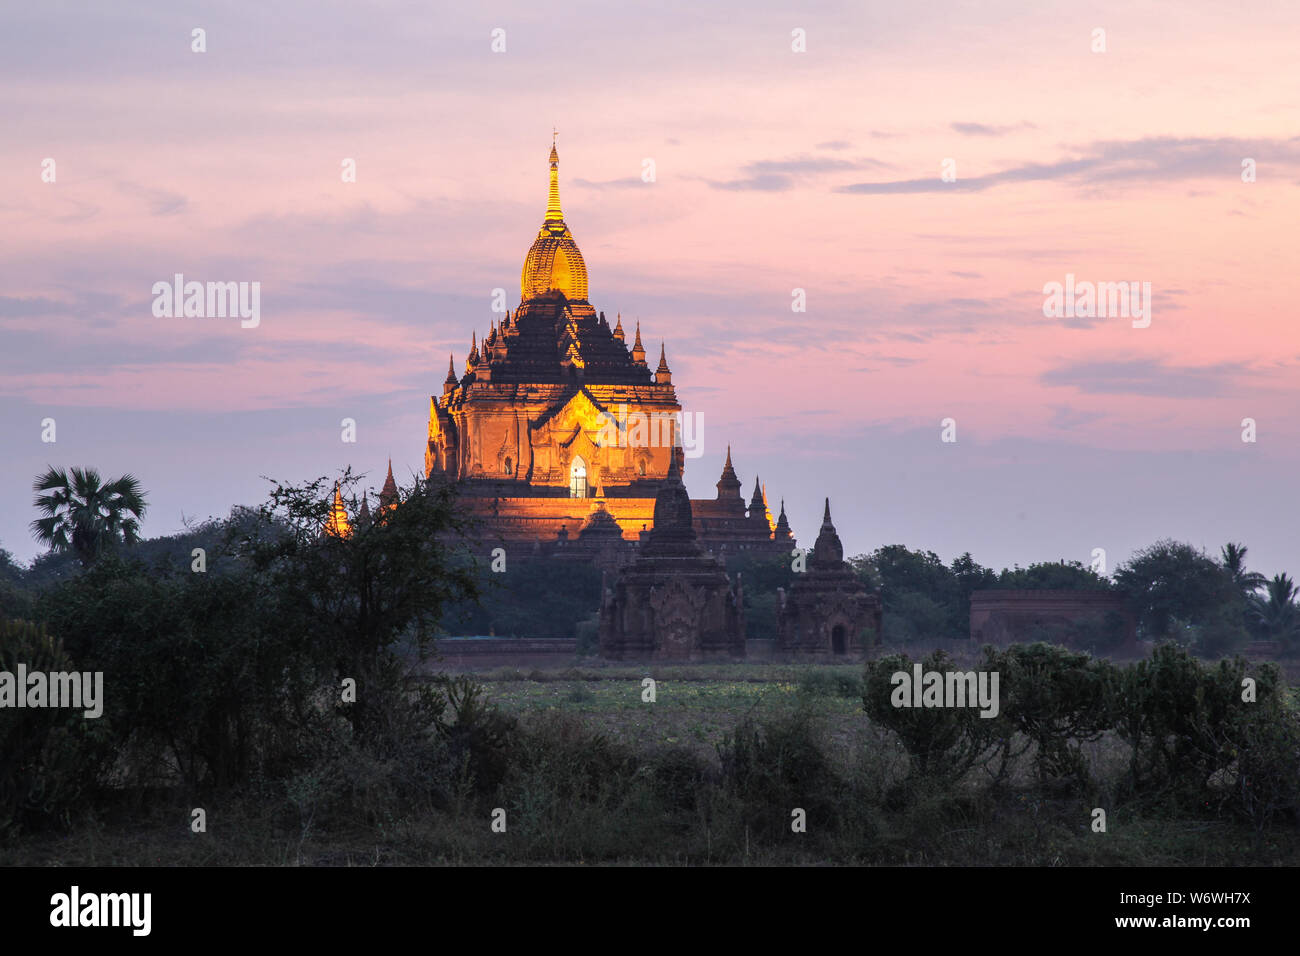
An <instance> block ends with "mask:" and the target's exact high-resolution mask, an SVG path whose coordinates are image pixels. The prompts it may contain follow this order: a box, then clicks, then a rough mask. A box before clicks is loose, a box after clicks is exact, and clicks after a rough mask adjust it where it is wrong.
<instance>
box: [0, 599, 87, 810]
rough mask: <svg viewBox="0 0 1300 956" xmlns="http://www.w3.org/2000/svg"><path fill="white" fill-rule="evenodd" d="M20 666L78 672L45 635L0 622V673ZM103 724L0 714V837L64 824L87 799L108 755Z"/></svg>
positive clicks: (43, 712)
mask: <svg viewBox="0 0 1300 956" xmlns="http://www.w3.org/2000/svg"><path fill="white" fill-rule="evenodd" d="M19 664H24V665H26V667H27V671H28V673H31V672H35V671H42V672H46V673H50V672H59V671H62V672H69V671H74V670H79V668H76V667H74V665H73V663H72V661H71V660H70V659H69V657H68V655H67V654H66V653H65V652H64V649H63V646H62V644H61V643H60V642H59V641H58V640H56V639H54V638H52V637H50V636H49V635H48V634H47V633H46V632H45V629H44V628H42V627H37V626H36V625H33V624H30V623H28V622H26V621H12V620H11V621H6V620H2V619H0V671H3V672H7V673H8V674H11V675H16V672H17V669H18V665H19ZM15 692H16V693H19V694H26V692H27V688H26V687H19V686H16V687H15ZM103 720H104V718H103V717H102V716H101V717H98V718H86V717H85V716H84V711H83V710H76V709H69V708H56V707H37V708H27V707H23V708H18V707H3V708H0V754H3V755H4V759H3V760H0V835H4V834H5V833H7V832H9V831H11V830H13V829H14V828H16V827H19V826H22V825H24V824H30V823H40V822H44V821H49V820H56V821H57V820H66V819H67V817H68V816H69V815H70V814H71V812H72V811H73V809H74V808H75V807H77V806H78V805H79V804H81V803H83V802H84V801H86V798H88V797H93V796H94V793H95V790H96V788H97V787H98V785H99V782H100V779H99V778H100V774H101V773H102V771H103V768H104V765H105V763H106V761H107V759H108V757H109V755H110V754H111V750H110V749H109V748H108V747H106V746H105V737H106V734H105V731H106V730H107V725H106V724H104V723H102V721H103Z"/></svg>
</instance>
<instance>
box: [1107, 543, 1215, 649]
mask: <svg viewBox="0 0 1300 956" xmlns="http://www.w3.org/2000/svg"><path fill="white" fill-rule="evenodd" d="M1115 583H1116V584H1117V585H1118V586H1119V589H1120V590H1121V591H1122V592H1123V593H1124V594H1125V595H1126V596H1127V597H1128V599H1129V602H1130V604H1131V605H1132V606H1133V609H1134V611H1136V612H1137V614H1138V623H1139V626H1140V627H1141V628H1142V630H1143V631H1144V633H1145V634H1146V635H1147V636H1148V637H1152V638H1162V637H1174V636H1176V635H1178V634H1181V633H1182V631H1183V629H1184V628H1185V627H1187V626H1188V625H1192V626H1196V625H1202V624H1206V623H1209V622H1212V621H1215V620H1220V619H1222V616H1223V614H1224V613H1225V611H1235V612H1236V613H1238V614H1239V612H1240V604H1241V596H1240V594H1239V592H1238V591H1237V586H1236V584H1235V583H1234V582H1233V579H1232V575H1231V574H1229V573H1228V572H1227V571H1225V570H1224V569H1223V568H1222V567H1221V566H1220V565H1219V564H1218V562H1216V561H1214V560H1213V559H1212V558H1210V557H1209V556H1207V555H1206V554H1205V552H1204V551H1202V550H1200V549H1197V548H1194V547H1192V546H1191V545H1190V544H1185V543H1183V542H1181V541H1171V540H1168V539H1166V540H1162V541H1157V542H1156V543H1155V544H1153V545H1151V546H1150V547H1148V548H1144V549H1143V550H1141V551H1138V552H1137V553H1136V554H1134V555H1133V557H1132V558H1131V559H1130V560H1129V561H1127V562H1126V563H1124V564H1122V565H1120V566H1119V568H1117V569H1116V571H1115ZM1238 620H1240V617H1238Z"/></svg>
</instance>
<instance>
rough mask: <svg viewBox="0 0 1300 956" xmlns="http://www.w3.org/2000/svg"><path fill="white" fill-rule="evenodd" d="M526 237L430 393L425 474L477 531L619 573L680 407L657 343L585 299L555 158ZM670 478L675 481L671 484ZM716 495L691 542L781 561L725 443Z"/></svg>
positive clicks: (786, 548) (781, 533)
mask: <svg viewBox="0 0 1300 956" xmlns="http://www.w3.org/2000/svg"><path fill="white" fill-rule="evenodd" d="M549 162H550V190H549V193H548V196H547V202H546V213H545V216H544V218H543V220H542V225H541V228H540V229H539V230H538V232H537V237H536V238H535V239H534V240H533V244H532V247H531V248H530V249H529V250H528V254H527V256H526V257H525V258H524V265H523V271H522V273H521V275H520V280H519V295H520V298H519V303H518V305H517V306H516V307H515V309H514V310H513V311H507V312H506V313H505V314H504V315H503V316H501V318H500V321H499V322H498V321H495V320H494V321H493V322H492V323H491V325H490V326H489V329H488V332H487V334H486V335H484V336H483V337H482V339H481V340H480V338H479V336H478V334H477V333H472V334H471V339H470V349H469V353H468V355H467V356H466V358H465V361H464V363H463V365H462V371H461V373H460V374H459V375H458V374H457V372H456V361H455V357H454V356H452V358H451V361H450V364H449V366H448V369H447V378H446V380H445V381H444V383H443V389H442V394H441V395H433V396H430V400H429V430H428V440H427V445H426V448H425V459H424V463H425V472H426V474H427V475H428V476H429V477H430V478H435V477H442V478H445V479H448V480H451V481H455V482H457V483H458V485H459V488H460V492H461V500H462V502H463V503H464V504H465V505H466V506H467V507H468V510H469V511H470V512H471V513H472V514H474V515H475V517H477V518H478V519H479V520H480V522H481V524H482V533H483V536H484V538H485V539H487V540H492V541H497V542H500V543H503V544H516V545H517V544H521V543H523V544H528V545H530V546H531V547H532V548H533V549H535V550H536V549H541V550H545V551H547V552H548V553H551V552H561V551H562V552H563V553H565V554H570V555H573V556H574V557H584V558H588V559H592V560H596V561H597V562H598V563H599V564H601V565H604V566H613V567H620V566H623V565H625V564H627V563H629V562H630V561H632V560H633V559H634V558H635V556H636V545H637V544H638V543H639V542H640V541H641V540H642V539H643V538H645V537H647V536H648V535H649V533H650V531H651V530H652V529H653V527H654V521H655V498H656V495H657V494H658V492H659V490H660V489H661V488H662V487H663V485H664V483H665V481H667V479H668V474H669V471H670V466H671V465H672V464H673V463H674V461H676V465H677V468H678V469H681V468H684V466H685V462H684V460H683V456H682V455H681V450H680V447H679V446H680V444H681V442H680V439H681V436H680V435H679V433H678V429H679V427H680V414H681V411H682V406H681V404H680V402H679V401H678V397H677V391H676V388H675V386H674V384H673V377H672V371H671V369H670V368H669V365H668V359H667V349H666V346H665V345H664V344H663V343H660V348H659V361H658V363H657V365H655V366H653V367H652V366H651V365H650V364H649V362H648V361H647V360H646V350H645V347H644V345H643V344H642V332H641V326H640V323H639V322H638V323H637V324H636V326H635V328H634V332H633V341H632V344H631V345H630V346H629V345H628V343H627V332H626V330H625V329H624V328H623V322H622V317H621V315H616V317H615V323H614V325H613V326H611V325H610V323H609V321H608V320H607V319H606V318H605V314H604V313H603V312H597V311H596V309H594V308H593V307H592V305H591V304H590V302H588V300H587V266H586V262H585V260H584V259H583V257H582V252H581V251H580V250H579V249H578V244H577V242H576V241H575V240H574V238H573V233H572V232H571V231H570V229H569V226H568V224H567V223H566V222H565V219H564V213H563V210H562V209H561V206H560V187H559V165H560V159H559V154H558V152H557V150H556V147H555V144H554V143H552V145H551V153H550V160H549ZM678 480H680V479H678ZM717 489H718V490H717V497H716V498H715V499H704V500H699V501H693V502H691V504H692V509H691V510H692V513H693V516H694V517H693V522H694V530H695V532H696V535H697V537H698V543H699V546H700V547H701V548H702V549H703V550H704V551H707V552H711V553H713V554H715V555H718V556H723V555H725V554H728V553H734V552H736V551H751V552H752V551H757V552H760V553H764V554H772V555H778V554H779V555H785V556H789V554H790V552H791V551H792V550H793V549H794V547H795V540H794V536H793V534H792V533H791V531H790V526H789V523H788V522H787V521H786V518H785V511H784V507H782V510H781V513H780V516H779V518H778V519H777V520H776V521H773V519H772V515H771V512H770V510H769V509H768V505H767V497H766V490H765V489H764V488H763V486H762V484H761V483H760V482H759V481H758V480H757V478H756V479H755V483H754V491H753V494H752V495H751V497H750V501H749V504H748V507H747V506H746V503H745V500H744V498H743V497H742V495H741V482H740V479H739V477H738V476H737V474H736V471H735V468H734V467H733V465H732V460H731V449H730V448H728V449H727V461H726V465H725V467H724V468H723V471H722V476H721V478H720V479H719V480H718V483H717Z"/></svg>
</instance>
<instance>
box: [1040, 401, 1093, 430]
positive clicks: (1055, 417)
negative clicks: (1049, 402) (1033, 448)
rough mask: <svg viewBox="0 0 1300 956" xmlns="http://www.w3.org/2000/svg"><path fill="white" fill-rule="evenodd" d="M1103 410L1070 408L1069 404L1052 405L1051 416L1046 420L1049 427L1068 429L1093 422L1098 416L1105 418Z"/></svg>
mask: <svg viewBox="0 0 1300 956" xmlns="http://www.w3.org/2000/svg"><path fill="white" fill-rule="evenodd" d="M1105 417H1106V413H1105V412H1094V411H1089V410H1087V409H1082V408H1071V407H1070V406H1069V405H1053V406H1052V417H1051V419H1050V420H1049V421H1048V423H1047V424H1048V426H1050V427H1051V428H1059V429H1061V430H1062V431H1069V430H1071V429H1073V428H1078V427H1079V426H1080V425H1087V424H1089V423H1090V422H1095V421H1097V420H1098V419H1099V418H1105Z"/></svg>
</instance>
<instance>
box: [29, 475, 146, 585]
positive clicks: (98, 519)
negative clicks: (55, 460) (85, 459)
mask: <svg viewBox="0 0 1300 956" xmlns="http://www.w3.org/2000/svg"><path fill="white" fill-rule="evenodd" d="M32 490H33V491H36V492H39V494H37V495H36V499H35V502H34V504H35V506H36V509H37V510H38V511H39V512H41V515H42V516H41V517H40V518H37V519H35V520H34V521H32V523H31V527H32V534H33V535H34V536H35V538H36V540H37V541H40V542H41V543H42V544H44V545H47V546H48V547H49V548H50V549H51V550H52V551H60V552H72V553H73V554H75V555H76V556H77V558H78V559H79V560H80V561H81V563H82V565H83V566H88V565H90V564H91V563H93V562H94V561H95V560H96V559H97V558H99V556H100V555H102V554H103V553H104V552H105V551H108V550H111V549H113V548H115V547H116V546H117V545H119V544H127V545H130V544H135V543H136V542H137V541H139V540H140V519H141V518H142V517H144V513H145V495H144V492H143V490H142V489H141V488H140V482H139V481H138V480H137V479H136V478H135V477H133V476H132V475H123V476H122V477H121V478H118V479H115V480H114V481H109V482H105V481H104V480H103V479H102V478H101V477H100V474H99V472H98V471H96V470H95V469H93V468H72V469H70V470H65V469H62V468H54V467H51V468H50V469H49V470H48V471H47V472H45V474H43V475H37V477H36V480H35V482H34V483H33V484H32Z"/></svg>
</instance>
